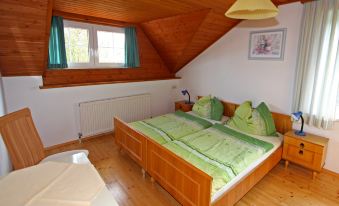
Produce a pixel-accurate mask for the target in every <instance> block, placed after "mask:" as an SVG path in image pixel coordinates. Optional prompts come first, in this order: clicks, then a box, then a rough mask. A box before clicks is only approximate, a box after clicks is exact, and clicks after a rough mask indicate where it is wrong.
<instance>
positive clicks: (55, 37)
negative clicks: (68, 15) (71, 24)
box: [48, 16, 67, 69]
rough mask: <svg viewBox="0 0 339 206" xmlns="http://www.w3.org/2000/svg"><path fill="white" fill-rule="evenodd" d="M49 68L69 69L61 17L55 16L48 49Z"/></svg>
mask: <svg viewBox="0 0 339 206" xmlns="http://www.w3.org/2000/svg"><path fill="white" fill-rule="evenodd" d="M48 68H51V69H55V68H67V58H66V49H65V36H64V23H63V18H62V17H61V16H53V17H52V24H51V33H50V37H49V48H48Z"/></svg>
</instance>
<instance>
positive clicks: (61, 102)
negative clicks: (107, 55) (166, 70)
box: [3, 77, 179, 147]
mask: <svg viewBox="0 0 339 206" xmlns="http://www.w3.org/2000/svg"><path fill="white" fill-rule="evenodd" d="M3 83H4V90H5V101H6V105H7V110H8V112H12V111H16V110H19V109H21V108H24V107H29V108H30V109H31V111H32V116H33V120H34V122H35V124H36V127H37V129H38V132H39V134H40V136H41V138H42V141H43V144H44V146H45V147H47V146H51V145H55V144H60V143H63V142H68V141H71V140H76V139H77V134H78V132H79V129H78V128H79V123H78V120H77V118H78V117H77V114H78V107H77V105H78V103H79V102H83V101H90V100H96V99H104V98H113V97H122V96H130V95H135V94H143V93H150V94H151V100H152V111H151V112H152V115H153V116H154V115H159V114H164V113H168V112H171V111H174V100H173V95H174V94H173V92H175V91H176V90H175V88H173V87H178V84H179V80H165V81H150V82H140V83H124V84H107V85H95V86H82V87H68V88H57V89H39V86H40V85H42V79H41V77H4V78H3Z"/></svg>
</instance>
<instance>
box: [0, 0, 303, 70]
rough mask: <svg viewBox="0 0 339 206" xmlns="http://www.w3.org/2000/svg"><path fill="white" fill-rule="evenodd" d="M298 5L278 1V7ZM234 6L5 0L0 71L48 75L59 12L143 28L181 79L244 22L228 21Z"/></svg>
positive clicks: (0, 13) (207, 1)
mask: <svg viewBox="0 0 339 206" xmlns="http://www.w3.org/2000/svg"><path fill="white" fill-rule="evenodd" d="M53 1H54V2H53ZM295 1H297V0H273V2H274V3H275V4H276V5H280V4H286V3H291V2H295ZM304 1H305V0H304ZM234 2H235V0H199V1H197V0H180V1H179V0H76V1H75V0H1V1H0V23H1V26H0V27H1V30H0V43H2V44H1V45H2V47H0V69H1V72H2V74H3V75H5V76H6V75H41V74H43V72H44V70H45V69H46V66H45V65H46V55H45V53H46V50H45V48H47V43H48V41H47V40H48V38H46V30H48V27H49V23H48V22H47V21H48V20H49V19H50V18H49V16H50V15H51V9H52V8H53V10H55V11H62V12H68V13H75V14H82V15H87V16H94V17H100V18H105V19H112V20H119V21H124V22H130V23H135V24H139V25H140V26H141V28H142V29H143V30H144V32H145V33H146V35H147V36H148V38H149V39H150V41H151V43H152V44H153V46H154V47H155V49H156V50H157V51H158V53H159V55H160V56H161V58H162V59H163V61H164V62H165V63H166V66H167V67H168V69H169V70H170V71H171V72H172V73H175V72H177V71H178V70H180V69H181V68H182V67H183V66H185V65H186V64H187V63H188V62H190V61H191V60H192V59H194V58H195V57H196V56H197V55H199V54H200V53H201V52H202V51H204V50H205V49H206V48H207V47H209V46H210V45H211V44H213V43H214V42H215V41H216V40H217V39H219V38H220V37H221V36H223V35H224V34H225V33H226V32H228V31H229V30H230V29H232V28H233V27H234V26H235V25H237V24H238V23H239V22H240V21H239V20H234V19H229V18H226V17H225V16H224V13H225V11H226V10H227V9H228V8H229V7H230V6H231V5H232V4H233V3H234ZM49 5H51V6H49Z"/></svg>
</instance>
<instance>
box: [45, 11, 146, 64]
mask: <svg viewBox="0 0 339 206" xmlns="http://www.w3.org/2000/svg"><path fill="white" fill-rule="evenodd" d="M53 18H54V17H53ZM60 25H63V26H62V28H60V33H61V32H62V33H63V37H64V38H63V39H57V40H56V42H58V44H59V45H63V47H64V48H63V51H64V52H63V53H62V55H64V59H65V61H64V62H66V64H65V65H64V66H60V65H51V66H49V68H53V66H54V68H69V69H77V68H80V69H93V68H132V67H139V64H140V63H139V52H138V44H137V37H136V31H135V28H134V27H128V28H121V27H112V26H102V25H97V24H89V23H83V22H76V21H69V20H64V21H63V22H62V24H60ZM59 27H60V26H59ZM51 31H52V30H51ZM51 38H52V36H51ZM51 50H52V52H50V54H51V53H53V50H54V47H51V44H50V51H51ZM55 66H56V67H55Z"/></svg>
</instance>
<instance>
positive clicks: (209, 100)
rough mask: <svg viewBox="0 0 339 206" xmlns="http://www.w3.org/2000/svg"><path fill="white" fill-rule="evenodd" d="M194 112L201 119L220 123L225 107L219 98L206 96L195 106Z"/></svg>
mask: <svg viewBox="0 0 339 206" xmlns="http://www.w3.org/2000/svg"><path fill="white" fill-rule="evenodd" d="M192 111H193V112H194V113H195V114H197V115H199V116H200V117H203V118H207V119H212V120H217V121H220V120H221V118H222V115H223V113H224V106H223V104H222V103H221V102H220V101H219V100H218V99H217V98H215V97H211V96H205V97H202V98H200V99H199V100H198V101H197V102H196V103H195V104H194V105H193V108H192Z"/></svg>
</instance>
